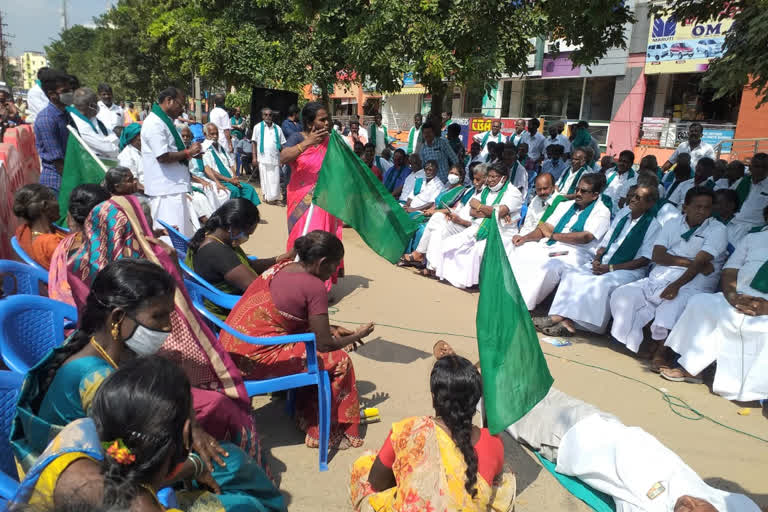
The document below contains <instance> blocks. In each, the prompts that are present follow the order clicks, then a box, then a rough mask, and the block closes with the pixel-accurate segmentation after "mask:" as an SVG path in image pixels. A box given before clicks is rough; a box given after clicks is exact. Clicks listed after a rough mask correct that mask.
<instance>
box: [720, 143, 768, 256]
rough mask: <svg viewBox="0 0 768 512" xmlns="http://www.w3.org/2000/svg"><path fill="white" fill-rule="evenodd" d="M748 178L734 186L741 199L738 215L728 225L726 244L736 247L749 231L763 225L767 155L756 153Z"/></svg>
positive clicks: (767, 190) (767, 194)
mask: <svg viewBox="0 0 768 512" xmlns="http://www.w3.org/2000/svg"><path fill="white" fill-rule="evenodd" d="M749 174H750V175H749V176H744V177H743V178H742V179H741V181H740V182H739V183H738V184H737V185H735V186H734V187H735V189H736V193H737V194H739V196H740V197H743V199H742V202H741V205H740V207H739V211H738V213H736V215H735V216H734V217H733V220H732V221H731V222H730V223H729V224H728V242H729V243H731V244H732V245H734V246H735V245H736V244H737V243H739V241H740V240H741V239H742V237H744V235H746V234H747V233H749V230H750V229H752V228H754V227H757V226H761V225H762V224H763V222H764V221H763V209H764V208H765V207H766V206H768V154H766V153H756V154H755V155H754V156H753V157H752V161H751V163H750V166H749Z"/></svg>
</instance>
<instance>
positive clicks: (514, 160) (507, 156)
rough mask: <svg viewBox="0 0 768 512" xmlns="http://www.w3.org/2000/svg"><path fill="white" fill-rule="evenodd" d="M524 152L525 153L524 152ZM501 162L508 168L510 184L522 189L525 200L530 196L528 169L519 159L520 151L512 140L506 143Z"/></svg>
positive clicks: (521, 192)
mask: <svg viewBox="0 0 768 512" xmlns="http://www.w3.org/2000/svg"><path fill="white" fill-rule="evenodd" d="M520 144H525V142H521V143H520ZM523 147H525V146H523ZM522 154H523V155H524V153H522ZM523 158H525V157H523ZM501 164H502V165H503V166H504V167H505V169H506V170H507V178H508V179H509V183H510V185H512V186H514V187H515V188H517V190H519V191H520V194H521V195H522V197H523V201H525V200H526V198H527V197H528V171H527V170H526V168H525V166H524V165H523V164H522V162H521V161H520V160H518V152H517V150H516V149H515V146H513V145H512V143H511V142H507V143H505V144H504V152H503V153H502V154H501Z"/></svg>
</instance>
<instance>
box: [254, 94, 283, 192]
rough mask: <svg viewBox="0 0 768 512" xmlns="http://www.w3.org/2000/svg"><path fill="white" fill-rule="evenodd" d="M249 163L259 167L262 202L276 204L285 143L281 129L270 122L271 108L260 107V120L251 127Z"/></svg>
mask: <svg viewBox="0 0 768 512" xmlns="http://www.w3.org/2000/svg"><path fill="white" fill-rule="evenodd" d="M251 139H252V140H253V154H252V157H251V164H252V165H253V168H254V169H256V168H258V169H259V183H260V184H261V193H262V195H263V196H264V202H265V203H267V204H276V203H277V202H278V201H279V200H280V197H281V194H280V150H281V149H282V147H283V146H284V145H285V136H284V135H283V130H282V129H281V128H280V127H279V126H277V123H274V122H272V109H271V108H269V107H264V108H262V109H261V122H260V123H259V124H257V125H256V126H255V127H254V128H253V136H252V137H251Z"/></svg>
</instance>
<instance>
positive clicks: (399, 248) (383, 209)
mask: <svg viewBox="0 0 768 512" xmlns="http://www.w3.org/2000/svg"><path fill="white" fill-rule="evenodd" d="M312 202H313V203H314V204H316V205H317V206H319V207H320V208H322V209H323V210H325V211H327V212H328V213H330V214H331V215H335V216H336V217H338V218H339V219H341V220H343V221H344V222H345V223H346V224H348V225H349V226H352V227H353V228H354V229H355V231H357V232H358V233H359V234H360V237H361V238H362V239H363V240H364V241H365V243H366V244H368V247H370V248H371V249H373V250H374V251H375V252H376V253H377V254H378V255H379V256H381V257H383V258H385V259H387V260H389V262H391V263H395V262H397V260H398V259H400V257H401V256H402V255H403V251H405V247H406V246H407V245H408V242H409V241H410V239H411V236H412V235H413V233H414V232H415V231H416V230H417V229H418V228H419V224H418V223H416V222H415V221H413V220H411V218H410V217H409V216H408V214H407V213H406V212H405V210H403V208H402V207H401V206H400V204H399V203H398V202H397V201H396V200H395V199H394V198H393V197H392V194H391V193H390V192H389V191H387V189H386V188H385V187H384V185H383V184H382V183H381V182H380V181H379V179H378V178H377V177H376V176H375V175H374V174H373V172H371V170H370V169H369V168H368V166H367V165H366V164H365V162H363V161H362V160H360V158H359V157H358V156H357V155H356V154H355V153H354V152H353V151H352V150H351V149H350V148H349V146H348V145H347V144H346V142H344V141H343V140H342V138H341V137H340V136H339V134H337V133H336V131H335V130H332V131H331V135H330V136H329V139H328V150H327V152H326V153H325V157H324V158H323V165H322V167H321V168H320V175H319V176H318V179H317V185H316V186H315V193H314V197H313V198H312Z"/></svg>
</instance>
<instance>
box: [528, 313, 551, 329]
mask: <svg viewBox="0 0 768 512" xmlns="http://www.w3.org/2000/svg"><path fill="white" fill-rule="evenodd" d="M531 320H533V326H534V327H536V329H537V330H540V329H543V328H545V327H552V326H553V325H555V322H554V321H553V320H552V317H550V316H535V317H533V318H532V319H531Z"/></svg>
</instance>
